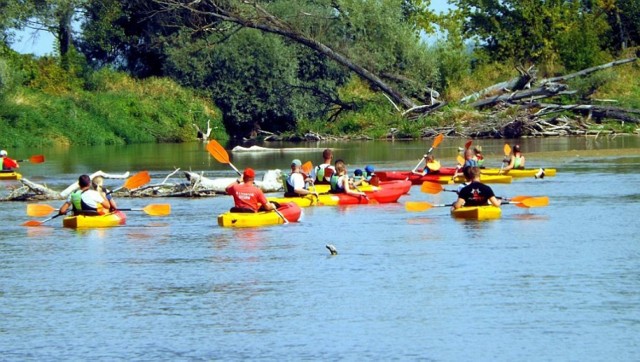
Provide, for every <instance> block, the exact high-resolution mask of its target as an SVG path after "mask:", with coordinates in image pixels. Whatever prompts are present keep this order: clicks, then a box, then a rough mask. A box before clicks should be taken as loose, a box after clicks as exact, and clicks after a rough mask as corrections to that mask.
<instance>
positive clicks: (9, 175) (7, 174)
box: [0, 171, 22, 180]
mask: <svg viewBox="0 0 640 362" xmlns="http://www.w3.org/2000/svg"><path fill="white" fill-rule="evenodd" d="M21 178H22V175H21V174H19V173H17V172H15V171H0V180H20V179H21Z"/></svg>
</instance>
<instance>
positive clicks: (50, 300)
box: [0, 137, 640, 361]
mask: <svg viewBox="0 0 640 362" xmlns="http://www.w3.org/2000/svg"><path fill="white" fill-rule="evenodd" d="M520 142H521V145H522V148H523V151H524V152H525V155H526V156H527V164H528V165H531V166H543V167H549V168H551V167H555V168H557V169H558V175H557V177H553V178H551V177H548V178H545V179H543V180H539V179H538V180H536V179H532V178H531V179H519V180H516V181H515V182H514V183H512V184H510V185H493V188H494V190H495V191H496V193H497V194H498V195H503V196H514V195H547V196H549V198H550V200H551V203H550V205H549V206H548V207H546V208H537V209H531V210H529V211H527V210H524V209H521V208H516V207H514V206H511V205H508V206H504V208H503V217H502V219H501V220H496V221H489V222H461V221H457V220H454V219H452V218H451V217H450V216H449V213H448V210H447V209H445V208H433V209H430V210H428V211H425V212H418V213H410V212H407V211H405V208H404V205H403V204H404V202H406V201H410V200H411V201H420V200H423V201H430V202H434V203H448V202H451V201H453V197H454V195H453V194H452V193H449V192H444V193H442V194H440V195H427V194H423V193H421V192H420V190H419V188H417V187H414V188H413V189H412V191H411V193H410V195H406V196H403V197H402V198H401V199H400V202H399V203H397V204H390V205H371V206H352V207H317V208H308V209H305V210H304V216H303V219H302V221H301V222H300V223H292V224H289V225H282V226H275V227H265V228H256V229H243V230H234V229H223V228H220V227H218V226H217V224H216V219H215V217H216V215H217V214H219V213H221V212H223V211H226V209H228V208H229V207H230V206H231V203H232V201H231V199H230V198H229V197H227V196H219V197H213V198H203V199H178V198H171V199H127V198H121V199H119V205H120V207H123V208H126V207H144V206H145V205H147V204H150V203H164V202H168V203H170V204H171V205H172V214H171V215H170V216H168V217H155V218H154V217H151V216H147V215H145V214H143V213H140V212H139V213H136V212H130V213H128V221H127V225H126V226H123V227H118V228H112V229H102V230H88V231H74V230H68V229H63V228H62V227H61V222H59V220H53V221H52V222H51V223H47V224H45V226H42V227H35V228H25V227H22V226H20V225H21V224H22V223H23V222H24V221H26V220H28V219H30V218H29V217H28V216H26V213H25V203H20V202H5V203H1V204H0V205H1V207H2V211H1V212H2V215H3V221H4V223H5V230H4V232H3V233H2V234H1V236H0V312H1V315H2V322H1V323H0V356H1V357H0V360H3V361H36V360H37V361H43V360H44V361H47V360H48V361H51V360H145V361H151V360H240V359H262V360H363V359H364V360H391V359H397V360H432V361H495V360H500V361H538V360H544V361H548V360H554V361H558V360H562V361H565V360H570V361H604V360H607V361H612V360H615V361H631V360H637V359H638V352H639V351H640V237H639V236H638V231H639V229H638V214H639V212H640V208H639V207H638V202H639V201H640V174H639V173H638V169H639V168H640V138H639V137H617V138H606V137H599V138H597V139H595V138H593V137H590V138H550V139H532V140H522V141H520ZM463 143H464V140H450V139H446V140H445V141H444V142H443V143H442V144H441V145H440V147H439V148H438V149H437V150H436V155H437V156H438V157H439V159H440V160H441V161H442V162H443V163H444V164H452V163H453V160H454V159H455V155H456V152H457V147H458V146H461V145H462V144H463ZM474 143H477V144H481V145H482V146H483V148H484V151H485V152H484V153H485V155H486V157H487V159H488V160H487V163H488V164H489V165H492V164H493V165H496V166H499V162H500V160H501V158H502V155H501V153H502V146H503V144H504V143H503V141H499V140H495V141H493V140H491V141H485V140H482V141H474ZM430 144H431V141H430V140H427V141H423V142H395V143H392V142H351V143H312V144H311V143H310V144H302V145H301V144H295V145H294V144H269V145H262V146H268V147H296V148H299V147H307V148H309V150H297V151H295V150H292V151H287V152H276V153H269V154H260V155H235V154H234V155H233V156H232V160H233V163H234V164H235V165H236V166H237V167H238V168H244V167H247V166H252V167H254V168H256V169H257V170H258V173H259V174H260V173H262V172H264V171H265V170H267V169H272V168H284V169H287V168H288V167H287V165H288V164H289V163H290V162H291V159H293V158H300V159H302V161H303V162H305V161H307V160H311V161H313V162H314V164H317V163H318V162H320V161H321V160H320V153H321V150H322V149H323V148H325V147H327V146H329V147H332V148H334V149H335V154H336V155H337V156H338V157H339V158H344V159H345V160H346V161H347V162H348V163H349V164H350V169H351V170H353V169H354V168H356V167H363V166H364V165H365V164H373V165H376V167H377V168H378V169H408V168H411V167H413V166H415V164H416V163H417V161H418V160H419V158H420V157H421V155H422V154H423V153H424V152H425V151H426V149H428V148H429V146H430ZM229 148H230V146H229ZM9 152H10V155H11V156H15V157H17V158H26V157H29V156H30V155H32V154H39V153H43V154H45V156H46V158H47V162H46V163H44V164H40V165H30V164H28V163H23V164H22V168H21V171H22V173H23V175H24V177H26V178H29V179H31V180H33V181H36V182H39V183H45V184H47V185H49V186H50V187H52V188H55V189H59V190H62V189H63V188H65V187H66V186H67V185H68V184H70V183H71V182H73V181H74V180H76V179H77V176H78V174H80V173H91V172H94V171H96V170H99V169H101V170H103V171H105V172H111V173H121V172H125V171H130V172H132V173H135V172H138V171H141V170H149V171H150V172H151V174H152V177H153V178H154V180H153V182H159V181H161V180H162V179H163V178H164V177H165V176H166V175H167V174H168V173H170V172H171V171H173V170H174V168H181V169H182V170H189V169H191V170H194V171H203V172H204V173H205V175H207V176H211V177H216V176H231V175H232V174H233V172H232V171H230V169H229V167H228V166H227V165H221V164H218V163H217V162H216V161H215V160H214V159H212V158H211V157H209V155H208V154H207V153H206V151H205V150H204V145H203V144H200V143H191V144H178V145H164V144H163V145H156V144H152V145H136V146H127V147H93V148H62V149H18V150H10V151H9ZM179 176H180V175H177V177H179ZM175 181H176V182H178V181H180V180H179V179H178V178H176V179H175ZM106 182H107V184H108V186H110V187H117V186H119V185H121V182H122V181H121V180H107V181H106ZM1 186H4V187H2V189H3V191H4V192H6V188H7V187H11V186H15V184H14V183H10V182H7V183H4V184H2V185H1ZM52 204H54V205H55V206H58V205H59V204H60V202H57V201H56V202H54V203H52ZM328 243H330V244H334V245H335V246H336V248H337V249H338V252H339V254H338V255H336V256H330V255H329V252H328V251H327V249H325V244H328Z"/></svg>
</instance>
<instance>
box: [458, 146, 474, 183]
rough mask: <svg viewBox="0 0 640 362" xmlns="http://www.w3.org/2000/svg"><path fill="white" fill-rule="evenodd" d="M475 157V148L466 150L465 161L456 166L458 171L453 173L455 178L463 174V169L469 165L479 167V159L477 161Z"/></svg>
mask: <svg viewBox="0 0 640 362" xmlns="http://www.w3.org/2000/svg"><path fill="white" fill-rule="evenodd" d="M473 157H474V153H473V150H471V149H467V150H465V151H464V163H463V164H462V165H459V166H458V167H457V168H456V172H455V173H454V174H453V178H456V177H458V176H460V175H463V174H464V172H463V171H464V169H465V168H467V167H478V161H476V160H475V159H474V158H473Z"/></svg>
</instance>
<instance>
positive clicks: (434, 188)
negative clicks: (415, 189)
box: [420, 181, 444, 194]
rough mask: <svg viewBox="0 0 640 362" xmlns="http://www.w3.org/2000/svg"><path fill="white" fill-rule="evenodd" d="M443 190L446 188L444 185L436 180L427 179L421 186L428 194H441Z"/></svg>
mask: <svg viewBox="0 0 640 362" xmlns="http://www.w3.org/2000/svg"><path fill="white" fill-rule="evenodd" d="M442 190H444V189H443V188H442V186H441V185H440V184H437V183H435V182H429V181H425V182H423V183H422V186H420V191H422V192H424V193H427V194H439V193H440V192H442Z"/></svg>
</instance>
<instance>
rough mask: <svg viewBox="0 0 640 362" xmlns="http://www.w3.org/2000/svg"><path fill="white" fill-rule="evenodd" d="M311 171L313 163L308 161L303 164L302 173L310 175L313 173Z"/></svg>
mask: <svg viewBox="0 0 640 362" xmlns="http://www.w3.org/2000/svg"><path fill="white" fill-rule="evenodd" d="M311 170H313V163H311V161H307V162H305V163H303V164H302V172H304V173H306V174H307V175H309V174H310V173H311Z"/></svg>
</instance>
